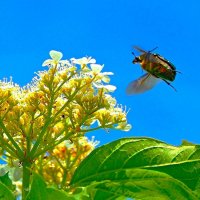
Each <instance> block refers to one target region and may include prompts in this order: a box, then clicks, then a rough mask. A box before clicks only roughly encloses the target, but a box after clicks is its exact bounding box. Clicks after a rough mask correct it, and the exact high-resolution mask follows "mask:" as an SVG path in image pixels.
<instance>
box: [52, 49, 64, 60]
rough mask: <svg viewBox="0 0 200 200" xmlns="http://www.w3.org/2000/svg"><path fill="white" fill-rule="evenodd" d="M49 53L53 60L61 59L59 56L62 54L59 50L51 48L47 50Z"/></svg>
mask: <svg viewBox="0 0 200 200" xmlns="http://www.w3.org/2000/svg"><path fill="white" fill-rule="evenodd" d="M49 54H50V56H51V58H52V59H53V60H55V61H59V60H61V58H62V57H63V54H62V53H61V52H59V51H55V50H51V51H50V52H49Z"/></svg>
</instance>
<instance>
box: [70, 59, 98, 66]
mask: <svg viewBox="0 0 200 200" xmlns="http://www.w3.org/2000/svg"><path fill="white" fill-rule="evenodd" d="M71 61H72V63H74V64H79V65H87V64H89V63H96V60H95V59H93V58H91V57H89V58H87V57H83V58H79V59H75V58H71Z"/></svg>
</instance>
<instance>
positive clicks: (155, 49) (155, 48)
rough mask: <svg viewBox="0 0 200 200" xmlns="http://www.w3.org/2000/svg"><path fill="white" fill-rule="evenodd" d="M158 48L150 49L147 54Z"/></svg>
mask: <svg viewBox="0 0 200 200" xmlns="http://www.w3.org/2000/svg"><path fill="white" fill-rule="evenodd" d="M157 48H158V47H154V48H153V49H151V50H150V51H148V52H149V53H151V52H152V51H154V50H156V49H157Z"/></svg>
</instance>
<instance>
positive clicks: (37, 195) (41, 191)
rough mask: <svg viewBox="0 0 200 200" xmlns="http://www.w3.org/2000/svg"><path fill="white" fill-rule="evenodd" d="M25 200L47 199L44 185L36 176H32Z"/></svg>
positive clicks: (40, 178)
mask: <svg viewBox="0 0 200 200" xmlns="http://www.w3.org/2000/svg"><path fill="white" fill-rule="evenodd" d="M26 199H27V200H34V199H35V200H36V199H37V200H44V199H47V191H46V183H45V182H44V180H43V179H42V177H40V176H39V175H37V174H33V181H32V184H31V190H30V192H29V194H28V196H27V198H26Z"/></svg>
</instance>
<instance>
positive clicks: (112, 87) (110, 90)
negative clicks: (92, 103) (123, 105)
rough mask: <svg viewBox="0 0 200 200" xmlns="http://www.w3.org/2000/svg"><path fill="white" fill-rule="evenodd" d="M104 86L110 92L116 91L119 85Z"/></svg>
mask: <svg viewBox="0 0 200 200" xmlns="http://www.w3.org/2000/svg"><path fill="white" fill-rule="evenodd" d="M104 88H105V89H107V90H108V91H109V92H114V91H115V90H116V89H117V87H116V86H114V85H104Z"/></svg>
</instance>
